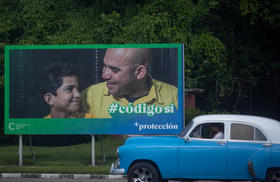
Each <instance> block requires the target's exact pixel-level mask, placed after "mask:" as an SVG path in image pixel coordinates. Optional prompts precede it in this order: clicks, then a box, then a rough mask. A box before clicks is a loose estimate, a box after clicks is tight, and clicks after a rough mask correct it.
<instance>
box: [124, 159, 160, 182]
mask: <svg viewBox="0 0 280 182" xmlns="http://www.w3.org/2000/svg"><path fill="white" fill-rule="evenodd" d="M159 180H160V176H159V173H158V170H157V169H156V167H155V166H154V165H152V164H150V163H148V162H138V163H136V164H133V166H131V168H130V169H129V171H128V182H159Z"/></svg>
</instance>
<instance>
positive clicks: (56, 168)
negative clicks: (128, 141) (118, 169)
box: [0, 136, 124, 174]
mask: <svg viewBox="0 0 280 182" xmlns="http://www.w3.org/2000/svg"><path fill="white" fill-rule="evenodd" d="M102 142H103V151H104V154H105V156H106V161H105V162H104V163H103V157H102V154H101V149H100V142H96V143H95V164H96V166H94V167H93V166H91V143H89V144H79V145H72V146H63V147H53V146H51V147H50V146H47V147H36V146H33V152H34V154H35V158H36V159H35V160H32V154H31V150H30V146H24V147H23V166H22V167H19V166H18V160H19V157H18V146H0V173H62V174H73V173H74V174H108V173H109V169H110V167H111V164H112V162H114V161H115V160H116V149H117V147H118V146H120V145H122V144H123V143H124V139H119V138H115V137H113V136H106V137H103V140H102Z"/></svg>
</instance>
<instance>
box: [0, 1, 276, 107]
mask: <svg viewBox="0 0 280 182" xmlns="http://www.w3.org/2000/svg"><path fill="white" fill-rule="evenodd" d="M278 34H279V2H278V1H276V0H266V1H261V0H253V1H251V0H250V1H249V0H240V1H229V0H224V1H218V0H172V1H170V0H152V1H140V0H133V1H124V0H116V1H110V0H102V1H95V0H59V1H57V0H1V1H0V50H1V55H0V61H1V62H0V63H1V65H0V66H1V67H0V73H1V78H0V84H1V91H2V93H3V84H4V82H3V80H4V54H3V53H4V48H3V47H4V45H9V44H12V45H25V44H40V45H42V44H111V43H114V44H123V43H184V45H185V85H186V87H187V88H195V87H199V88H206V87H207V84H208V81H209V80H215V81H216V83H217V84H216V86H215V88H213V90H212V92H209V95H208V97H209V98H210V97H212V96H213V94H214V92H216V93H215V94H217V90H218V96H219V98H218V99H219V100H223V99H225V98H227V97H228V96H230V95H231V94H232V93H233V92H232V89H233V88H234V87H233V85H236V80H237V78H240V77H242V78H243V77H245V78H249V77H250V78H252V77H279V70H280V63H279V60H278V59H279V51H278V49H277V43H278V42H279V38H278V37H279V36H278ZM2 98H3V97H2ZM212 98H213V97H212ZM1 102H2V103H3V99H2V101H1ZM212 102H214V101H212Z"/></svg>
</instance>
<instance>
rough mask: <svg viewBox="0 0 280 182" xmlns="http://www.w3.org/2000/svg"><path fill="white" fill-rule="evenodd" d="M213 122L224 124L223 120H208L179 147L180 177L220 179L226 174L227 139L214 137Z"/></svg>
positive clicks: (194, 130) (223, 125)
mask: <svg viewBox="0 0 280 182" xmlns="http://www.w3.org/2000/svg"><path fill="white" fill-rule="evenodd" d="M211 124H220V125H222V129H223V132H224V131H226V130H225V129H224V128H225V124H224V123H223V122H208V123H203V124H199V125H197V126H196V127H195V128H194V129H193V130H192V131H191V132H190V135H189V137H188V138H189V139H188V140H187V141H186V142H185V143H183V144H182V145H181V146H180V147H179V151H178V165H179V176H180V178H193V179H196V178H197V179H203V178H204V179H206V178H208V179H209V178H212V179H219V178H222V176H224V175H225V174H226V165H227V162H226V161H227V141H226V138H225V137H224V136H226V133H224V136H223V138H221V139H213V137H214V134H212V136H211V130H210V127H211Z"/></svg>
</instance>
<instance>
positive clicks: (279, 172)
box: [266, 168, 280, 182]
mask: <svg viewBox="0 0 280 182" xmlns="http://www.w3.org/2000/svg"><path fill="white" fill-rule="evenodd" d="M266 181H267V182H280V168H278V169H270V170H269V172H268V175H267V179H266Z"/></svg>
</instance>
